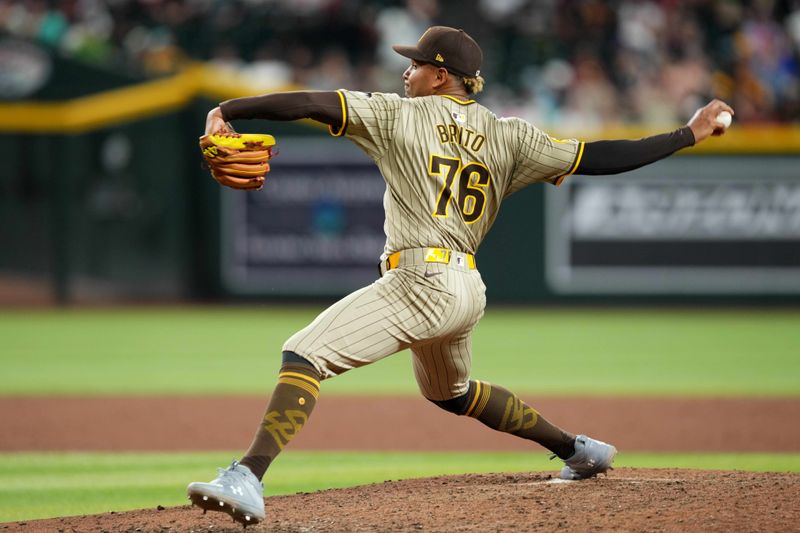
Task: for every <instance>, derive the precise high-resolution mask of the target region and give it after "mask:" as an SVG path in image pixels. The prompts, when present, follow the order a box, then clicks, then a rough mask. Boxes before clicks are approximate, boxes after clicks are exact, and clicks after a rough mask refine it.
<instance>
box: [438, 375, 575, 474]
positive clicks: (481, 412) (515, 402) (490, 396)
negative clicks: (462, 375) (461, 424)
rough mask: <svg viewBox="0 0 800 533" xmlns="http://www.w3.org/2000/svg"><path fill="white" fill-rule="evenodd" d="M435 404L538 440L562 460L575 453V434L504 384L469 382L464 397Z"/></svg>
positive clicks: (508, 431) (512, 432) (519, 435)
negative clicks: (554, 422) (553, 421)
mask: <svg viewBox="0 0 800 533" xmlns="http://www.w3.org/2000/svg"><path fill="white" fill-rule="evenodd" d="M434 403H436V404H437V405H438V406H439V407H442V408H443V409H446V410H448V411H451V412H455V413H456V414H459V415H465V416H470V417H472V418H476V419H478V420H480V421H481V422H482V423H483V424H485V425H487V426H489V427H490V428H492V429H495V430H497V431H503V432H505V433H511V434H512V435H516V436H517V437H522V438H523V439H528V440H532V441H535V442H538V443H539V444H541V445H542V446H544V447H545V448H547V449H548V450H550V451H551V452H553V453H554V454H556V455H557V456H558V457H560V458H561V459H567V458H568V457H570V456H571V455H572V454H573V453H575V435H573V434H571V433H568V432H566V431H564V430H563V429H561V428H559V427H557V426H554V425H553V424H551V423H550V422H549V421H548V420H547V419H546V418H544V417H543V416H542V415H540V414H539V412H538V411H536V409H534V408H533V407H531V406H529V405H528V404H526V403H525V402H523V401H522V400H520V399H519V397H518V396H517V395H516V394H514V393H513V392H511V391H509V390H506V389H504V388H503V387H499V386H497V385H492V384H491V383H486V382H485V381H470V382H469V391H468V392H467V394H465V395H464V396H460V397H458V398H454V399H452V400H447V401H445V402H434Z"/></svg>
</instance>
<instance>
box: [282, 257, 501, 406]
mask: <svg viewBox="0 0 800 533" xmlns="http://www.w3.org/2000/svg"><path fill="white" fill-rule="evenodd" d="M485 291H486V287H485V285H484V284H483V280H482V279H481V276H480V273H479V272H478V271H477V270H474V269H470V268H469V266H467V264H466V262H465V261H464V257H463V254H458V253H455V252H454V254H453V257H452V258H451V261H450V263H449V264H441V263H425V262H424V260H423V259H422V254H421V252H419V251H417V250H410V251H407V252H403V256H402V257H401V260H400V264H399V266H398V267H397V268H396V269H394V270H390V271H389V272H386V273H385V274H384V275H383V277H381V278H380V279H379V280H377V281H376V282H374V283H373V284H372V285H369V286H367V287H364V288H362V289H359V290H358V291H356V292H354V293H352V294H350V295H348V296H346V297H345V298H343V299H342V300H340V301H338V302H336V303H335V304H333V305H332V306H331V307H329V308H328V309H326V310H325V311H323V312H322V313H321V314H320V315H319V316H318V317H317V318H316V319H315V320H314V321H313V322H312V323H311V324H309V325H308V326H307V327H305V328H304V329H302V330H300V331H299V332H297V333H295V334H294V335H293V336H292V337H291V338H290V339H289V340H288V341H286V343H285V344H284V346H283V349H284V350H289V351H292V352H295V353H296V354H298V355H300V356H302V357H304V358H306V359H308V360H309V361H310V362H311V363H312V364H313V365H314V366H315V367H316V368H317V370H318V371H319V372H320V374H321V375H322V377H323V378H329V377H332V376H335V375H338V374H341V373H343V372H346V371H348V370H350V369H352V368H357V367H360V366H364V365H368V364H370V363H374V362H375V361H379V360H380V359H383V358H384V357H386V356H389V355H392V354H394V353H397V352H399V351H401V350H404V349H406V348H410V349H411V351H412V353H413V361H414V375H415V376H416V379H417V383H418V385H419V388H420V390H421V391H422V394H423V395H424V396H425V397H426V398H428V399H431V400H449V399H450V398H455V397H456V396H461V395H462V394H464V393H466V392H467V388H468V380H469V374H470V366H471V362H472V342H471V333H472V328H473V327H474V326H475V324H477V323H478V320H480V318H481V316H483V311H484V307H485V305H486V296H485Z"/></svg>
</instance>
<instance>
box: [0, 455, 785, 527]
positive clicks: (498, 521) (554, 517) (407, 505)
mask: <svg viewBox="0 0 800 533" xmlns="http://www.w3.org/2000/svg"><path fill="white" fill-rule="evenodd" d="M266 501H267V519H266V520H265V521H264V522H262V523H261V524H258V525H256V526H251V527H248V528H247V529H246V531H247V532H251V531H252V532H258V531H286V532H298V533H299V532H308V531H319V532H331V533H333V532H345V531H353V532H368V531H369V532H372V531H380V532H383V531H391V532H406V531H437V532H451V531H507V532H516V531H556V530H559V531H798V528H800V525H798V521H799V520H800V511H798V506H797V502H798V501H800V475H796V474H775V473H769V474H765V473H749V472H747V473H746V472H716V471H695V470H639V469H628V468H623V469H619V470H615V471H613V472H611V474H610V475H609V476H607V477H606V476H603V477H600V478H597V479H590V480H585V481H577V482H557V481H554V480H553V479H551V478H550V477H549V476H547V475H542V474H489V475H465V476H449V477H436V478H427V479H411V480H404V481H393V482H384V483H380V484H375V485H364V486H360V487H354V488H350V489H338V490H328V491H320V492H315V493H310V494H305V493H302V494H296V495H293V496H276V497H272V498H267V500H266ZM1 530H15V531H58V532H71V531H93V532H94V531H96V532H112V531H115V532H116V531H125V532H139V531H142V532H159V533H161V532H208V533H212V532H220V531H231V532H239V533H241V532H242V527H241V526H238V525H237V524H235V523H234V522H232V521H231V520H230V518H228V517H227V515H224V514H221V513H208V514H206V515H203V513H202V511H200V510H199V509H197V508H190V507H186V506H184V507H173V508H167V509H162V510H158V509H150V510H140V511H132V512H127V513H114V514H112V513H107V514H103V515H93V516H80V517H69V518H55V519H50V520H37V521H31V522H26V523H10V524H0V531H1Z"/></svg>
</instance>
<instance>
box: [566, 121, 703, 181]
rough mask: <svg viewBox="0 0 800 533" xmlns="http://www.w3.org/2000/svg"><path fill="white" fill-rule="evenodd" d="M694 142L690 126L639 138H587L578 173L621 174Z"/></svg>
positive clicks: (576, 171) (576, 172)
mask: <svg viewBox="0 0 800 533" xmlns="http://www.w3.org/2000/svg"><path fill="white" fill-rule="evenodd" d="M693 144H694V134H693V133H692V130H691V128H689V126H684V127H682V128H680V129H677V130H675V131H673V132H670V133H662V134H661V135H653V136H652V137H645V138H644V139H639V140H636V141H627V140H620V141H594V142H587V143H586V144H585V145H584V149H583V156H582V158H581V161H580V164H579V165H578V168H577V169H576V170H575V174H583V175H600V174H618V173H620V172H626V171H628V170H634V169H636V168H639V167H643V166H645V165H648V164H650V163H653V162H655V161H658V160H659V159H663V158H665V157H667V156H668V155H670V154H672V153H674V152H676V151H678V150H680V149H681V148H686V147H687V146H692V145H693Z"/></svg>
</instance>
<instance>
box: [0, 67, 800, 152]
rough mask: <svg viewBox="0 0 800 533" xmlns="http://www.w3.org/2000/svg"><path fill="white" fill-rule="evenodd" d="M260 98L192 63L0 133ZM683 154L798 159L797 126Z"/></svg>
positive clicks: (100, 123) (15, 115)
mask: <svg viewBox="0 0 800 533" xmlns="http://www.w3.org/2000/svg"><path fill="white" fill-rule="evenodd" d="M296 89H300V87H296V86H289V87H281V90H296ZM260 92H261V91H259V90H256V89H254V88H253V87H252V86H251V85H248V84H247V83H246V82H245V81H244V80H242V79H241V78H237V77H236V76H235V75H232V74H231V73H230V72H222V71H220V70H219V69H218V68H216V67H213V66H210V65H207V64H204V63H194V64H191V65H189V66H188V67H186V68H185V69H184V70H182V71H181V72H180V73H178V74H175V75H174V76H171V77H168V78H162V79H158V80H154V81H147V82H143V83H140V84H137V85H132V86H130V87H124V88H121V89H113V90H110V91H106V92H102V93H99V94H93V95H89V96H83V97H80V98H75V99H72V100H66V101H62V102H33V101H23V102H13V103H0V132H8V133H56V134H58V133H67V134H72V133H81V132H85V131H91V130H94V129H99V128H103V127H108V126H112V125H114V124H119V123H124V122H129V121H132V120H139V119H142V118H147V117H150V116H157V115H160V114H164V113H168V112H171V111H175V110H178V109H181V108H183V107H185V106H186V105H188V104H189V103H190V102H191V101H192V100H193V99H194V98H196V97H198V96H205V97H208V98H210V99H212V100H217V101H221V100H226V99H228V98H236V97H239V96H250V95H254V94H259V93H260ZM545 129H547V130H548V131H549V132H550V133H553V134H556V135H563V134H564V132H561V131H559V130H558V127H557V125H556V126H555V127H551V128H545ZM666 129H668V128H664V130H666ZM664 130H662V131H664ZM655 133H658V131H654V130H653V129H643V128H613V129H605V130H602V131H601V132H598V133H597V134H590V135H584V136H581V135H578V138H580V139H581V140H587V141H590V140H597V139H636V138H640V137H646V136H648V135H653V134H655ZM686 153H695V154H703V153H722V154H730V153H737V154H780V153H785V154H800V126H797V125H779V126H739V125H737V124H736V122H734V125H733V126H732V127H731V129H730V130H729V131H728V132H727V133H726V134H725V135H724V136H723V137H720V138H718V139H711V140H709V141H707V142H704V143H702V144H700V145H699V146H697V147H694V148H691V149H689V150H687V151H686Z"/></svg>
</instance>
